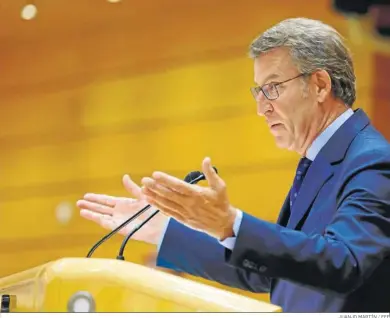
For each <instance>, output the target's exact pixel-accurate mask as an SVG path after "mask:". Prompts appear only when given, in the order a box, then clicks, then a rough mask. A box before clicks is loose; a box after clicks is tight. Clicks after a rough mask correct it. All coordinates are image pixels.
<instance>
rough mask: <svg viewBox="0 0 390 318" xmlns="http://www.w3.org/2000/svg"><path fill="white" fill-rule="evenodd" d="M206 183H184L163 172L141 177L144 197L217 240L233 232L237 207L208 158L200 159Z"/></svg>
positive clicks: (170, 214)
mask: <svg viewBox="0 0 390 318" xmlns="http://www.w3.org/2000/svg"><path fill="white" fill-rule="evenodd" d="M202 170H203V173H204V175H205V176H206V180H207V182H208V187H202V186H199V185H193V184H189V183H186V182H184V181H182V180H180V179H178V178H175V177H173V176H170V175H168V174H166V173H163V172H154V173H153V174H152V177H150V178H149V177H146V178H143V179H142V184H143V186H144V187H143V189H142V192H143V194H144V195H145V198H146V200H147V201H148V202H149V203H150V204H152V205H153V206H155V207H157V208H159V209H160V210H161V211H162V212H163V213H164V214H166V215H168V216H171V217H173V218H175V219H176V220H178V221H179V222H181V223H183V224H185V225H187V226H189V227H191V228H193V229H196V230H198V231H202V232H205V233H207V234H209V235H211V236H213V237H215V238H217V239H219V240H223V239H225V238H227V237H229V236H232V235H233V224H234V220H235V217H236V213H237V212H236V209H235V208H234V207H233V206H232V205H231V204H230V202H229V199H228V195H227V191H226V184H225V182H224V181H223V180H222V179H221V178H220V177H219V176H218V175H217V173H216V172H215V170H214V169H213V167H212V164H211V160H210V159H209V158H206V159H204V160H203V163H202Z"/></svg>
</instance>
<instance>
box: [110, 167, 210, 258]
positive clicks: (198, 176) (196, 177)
mask: <svg viewBox="0 0 390 318" xmlns="http://www.w3.org/2000/svg"><path fill="white" fill-rule="evenodd" d="M213 169H214V171H215V172H216V173H218V170H217V168H216V167H213ZM202 180H206V176H205V175H204V173H203V172H200V171H192V172H190V173H189V174H187V175H186V176H185V178H184V181H185V182H187V183H190V184H195V183H198V182H199V181H202ZM158 212H160V210H156V211H154V212H153V213H152V214H151V215H149V216H148V217H147V218H146V219H145V220H144V221H143V222H141V223H140V224H139V225H138V226H137V227H136V228H134V229H133V230H132V231H131V232H130V233H129V234H128V235H127V236H126V237H125V239H124V240H123V241H122V245H121V247H120V249H119V252H118V256H117V257H116V259H119V260H122V261H124V260H125V257H124V255H123V254H124V252H125V248H126V245H127V242H128V241H129V240H130V238H131V237H132V236H133V235H134V234H135V233H137V232H138V231H139V230H140V229H141V228H142V227H143V226H144V225H146V224H147V223H148V222H149V221H150V220H151V219H153V218H154V217H155V216H156V215H157V213H158Z"/></svg>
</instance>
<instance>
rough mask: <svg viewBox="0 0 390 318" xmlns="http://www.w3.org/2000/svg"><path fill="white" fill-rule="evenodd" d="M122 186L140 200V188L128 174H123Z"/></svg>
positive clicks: (141, 195) (141, 196)
mask: <svg viewBox="0 0 390 318" xmlns="http://www.w3.org/2000/svg"><path fill="white" fill-rule="evenodd" d="M122 183H123V186H124V187H125V189H126V190H127V191H128V192H129V193H131V194H132V195H133V196H134V197H135V198H136V199H138V200H142V198H143V194H142V191H141V188H140V187H139V186H138V185H137V184H136V183H135V182H134V181H133V180H131V179H130V176H129V175H128V174H125V175H124V176H123V179H122Z"/></svg>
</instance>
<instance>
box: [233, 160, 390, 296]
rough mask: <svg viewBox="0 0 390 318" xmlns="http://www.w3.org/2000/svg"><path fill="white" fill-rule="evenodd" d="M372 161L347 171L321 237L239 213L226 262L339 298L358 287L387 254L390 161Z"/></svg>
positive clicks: (389, 244)
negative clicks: (335, 295) (238, 223)
mask: <svg viewBox="0 0 390 318" xmlns="http://www.w3.org/2000/svg"><path fill="white" fill-rule="evenodd" d="M372 158H373V156H372V155H371V159H370V158H360V159H356V161H355V162H354V164H353V165H350V166H349V167H347V169H346V170H348V174H347V176H346V178H345V180H344V181H345V182H344V183H343V186H342V187H341V190H340V192H339V194H338V198H337V202H338V206H337V212H336V213H335V217H334V219H333V220H332V222H331V223H330V224H329V225H328V226H327V228H326V231H325V234H323V235H307V234H305V233H303V232H300V231H296V230H291V229H287V228H285V227H282V226H280V225H278V224H273V223H269V222H266V221H263V220H259V219H256V218H254V217H252V216H250V215H248V214H246V213H244V215H243V220H242V223H241V227H240V231H239V233H238V237H237V240H236V245H235V248H234V250H233V253H232V254H231V255H230V257H229V258H228V259H227V263H228V264H230V265H231V266H233V267H234V268H246V269H249V270H250V271H252V272H253V273H259V274H261V275H267V276H270V277H277V278H280V279H285V280H289V281H292V282H295V283H299V284H303V285H306V286H311V287H315V288H321V289H326V290H331V291H334V292H337V293H341V294H347V293H350V292H352V291H354V290H355V289H357V288H358V287H359V286H361V284H363V283H364V282H365V281H366V280H367V279H368V278H369V277H370V276H371V274H372V273H373V272H374V271H375V269H376V268H378V266H379V265H380V264H381V263H382V262H383V260H384V259H385V258H386V257H388V256H389V255H390V160H384V161H383V160H381V161H379V160H376V159H372ZM353 167H359V168H353Z"/></svg>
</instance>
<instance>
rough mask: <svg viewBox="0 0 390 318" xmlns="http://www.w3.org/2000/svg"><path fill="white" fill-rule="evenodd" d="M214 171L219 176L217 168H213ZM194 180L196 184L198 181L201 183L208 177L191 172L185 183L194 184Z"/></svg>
mask: <svg viewBox="0 0 390 318" xmlns="http://www.w3.org/2000/svg"><path fill="white" fill-rule="evenodd" d="M213 169H214V170H215V172H216V173H217V174H218V170H217V168H216V167H213ZM194 180H196V182H198V181H201V180H206V177H205V175H204V174H203V172H201V171H191V172H190V173H189V174H187V175H186V177H185V178H184V181H185V182H188V183H191V182H193V181H194Z"/></svg>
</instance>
